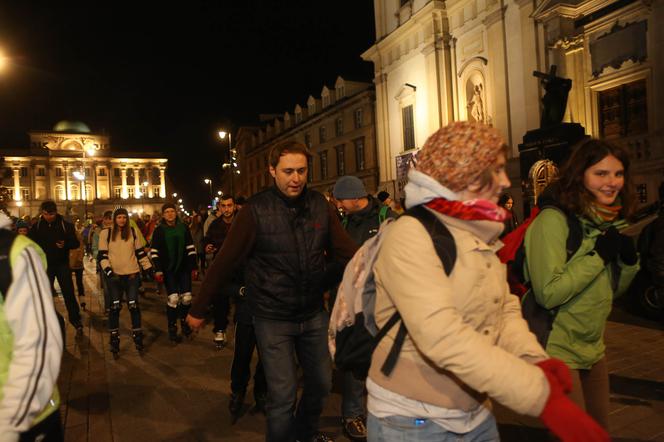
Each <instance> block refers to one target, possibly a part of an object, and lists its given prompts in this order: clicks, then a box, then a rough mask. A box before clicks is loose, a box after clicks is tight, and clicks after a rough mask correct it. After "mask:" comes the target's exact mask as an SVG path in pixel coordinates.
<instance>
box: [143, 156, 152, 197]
mask: <svg viewBox="0 0 664 442" xmlns="http://www.w3.org/2000/svg"><path fill="white" fill-rule="evenodd" d="M153 170H154V167H153V166H152V164H150V165H149V166H148V168H147V169H145V171H146V174H147V176H148V198H154V191H153V190H152V171H153Z"/></svg>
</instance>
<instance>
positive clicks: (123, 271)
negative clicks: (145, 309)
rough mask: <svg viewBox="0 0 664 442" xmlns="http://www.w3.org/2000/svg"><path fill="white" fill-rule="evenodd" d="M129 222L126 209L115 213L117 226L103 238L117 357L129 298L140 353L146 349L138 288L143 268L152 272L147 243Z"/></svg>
mask: <svg viewBox="0 0 664 442" xmlns="http://www.w3.org/2000/svg"><path fill="white" fill-rule="evenodd" d="M137 230H138V228H136V227H133V226H132V225H131V224H130V222H129V215H128V213H127V210H126V209H124V208H122V207H121V208H118V209H115V212H113V226H112V227H111V228H107V229H104V230H103V231H102V233H101V234H100V236H99V254H98V258H97V259H98V260H99V265H100V266H101V269H102V271H103V272H104V274H105V275H106V278H108V279H107V282H108V288H109V292H110V298H111V311H110V313H109V315H108V330H109V333H110V349H111V352H112V353H113V355H114V356H117V354H118V352H119V351H120V310H121V308H122V299H123V297H125V299H126V300H127V306H128V308H129V314H130V315H131V337H132V339H133V340H134V345H135V346H136V349H137V350H138V351H142V350H143V329H142V326H141V310H140V307H139V304H138V288H139V286H140V283H141V276H140V272H141V269H143V270H145V271H150V270H152V264H151V263H150V260H149V259H148V256H147V254H146V253H145V250H143V246H144V245H143V244H142V243H141V239H140V237H139V233H140V232H137Z"/></svg>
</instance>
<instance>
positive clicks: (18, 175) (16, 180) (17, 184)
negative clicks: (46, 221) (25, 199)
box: [13, 167, 21, 201]
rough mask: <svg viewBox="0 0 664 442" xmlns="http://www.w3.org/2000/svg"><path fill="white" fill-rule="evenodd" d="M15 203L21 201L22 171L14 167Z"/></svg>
mask: <svg viewBox="0 0 664 442" xmlns="http://www.w3.org/2000/svg"><path fill="white" fill-rule="evenodd" d="M13 169H14V201H21V170H20V168H18V167H14V168H13Z"/></svg>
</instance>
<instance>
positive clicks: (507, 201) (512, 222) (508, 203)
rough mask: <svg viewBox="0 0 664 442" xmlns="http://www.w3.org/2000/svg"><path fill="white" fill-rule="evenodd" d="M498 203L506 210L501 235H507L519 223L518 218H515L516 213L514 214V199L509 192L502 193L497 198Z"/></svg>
mask: <svg viewBox="0 0 664 442" xmlns="http://www.w3.org/2000/svg"><path fill="white" fill-rule="evenodd" d="M498 205H499V206H500V207H502V208H503V209H505V210H506V211H507V214H508V216H507V219H506V220H505V222H504V223H503V224H504V225H505V229H504V230H503V233H501V235H500V236H501V237H503V236H505V235H507V234H508V233H510V232H511V231H512V230H514V229H516V228H517V227H518V225H519V220H518V219H517V217H516V215H515V214H514V210H513V209H514V199H512V195H510V194H509V193H503V194H502V195H501V196H500V199H498Z"/></svg>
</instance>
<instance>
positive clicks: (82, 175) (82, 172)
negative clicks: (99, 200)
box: [73, 147, 95, 223]
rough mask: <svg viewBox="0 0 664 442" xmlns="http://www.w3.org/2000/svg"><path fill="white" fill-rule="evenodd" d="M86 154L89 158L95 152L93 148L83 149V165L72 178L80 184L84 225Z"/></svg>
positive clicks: (86, 193)
mask: <svg viewBox="0 0 664 442" xmlns="http://www.w3.org/2000/svg"><path fill="white" fill-rule="evenodd" d="M86 153H87V156H88V157H91V156H93V155H94V154H95V150H94V148H93V147H84V148H83V165H82V167H81V169H82V170H80V171H78V170H76V171H74V173H73V175H74V178H76V179H77V180H79V181H80V182H81V184H80V186H81V192H80V195H81V198H82V199H83V223H85V220H86V219H87V217H88V192H87V189H86V176H85V175H86V174H85V159H86Z"/></svg>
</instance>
